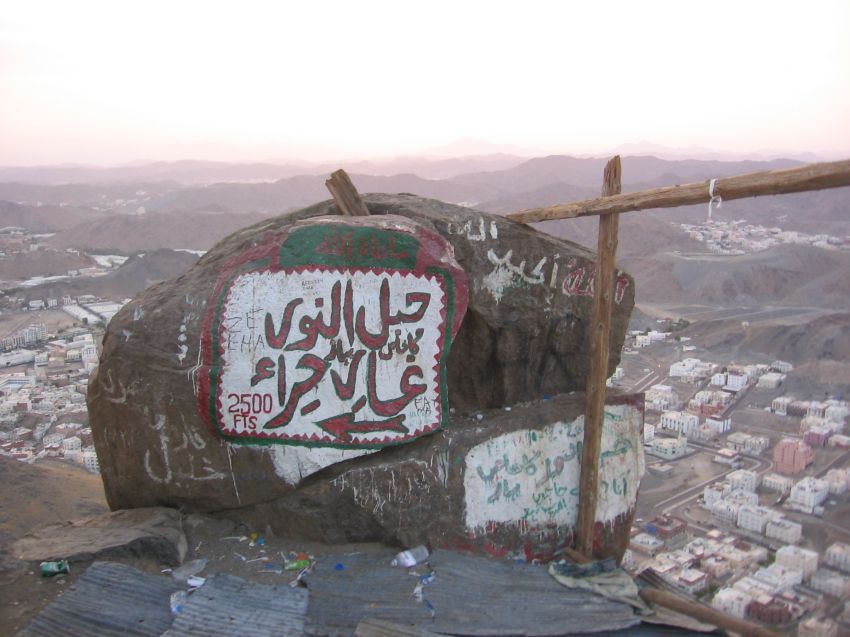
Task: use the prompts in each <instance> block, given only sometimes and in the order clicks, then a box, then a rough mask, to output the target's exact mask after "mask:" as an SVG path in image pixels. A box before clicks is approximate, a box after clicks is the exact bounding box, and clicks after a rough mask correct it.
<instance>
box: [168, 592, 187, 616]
mask: <svg viewBox="0 0 850 637" xmlns="http://www.w3.org/2000/svg"><path fill="white" fill-rule="evenodd" d="M188 601H189V593H187V592H186V591H177V592H176V593H171V612H172V613H174V614H175V615H176V614H177V613H181V612H183V607H184V606H185V605H186V602H188Z"/></svg>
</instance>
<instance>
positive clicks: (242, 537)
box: [221, 535, 248, 542]
mask: <svg viewBox="0 0 850 637" xmlns="http://www.w3.org/2000/svg"><path fill="white" fill-rule="evenodd" d="M221 539H222V540H236V541H237V542H244V541H245V540H247V539H248V536H247V535H228V536H227V537H223V538H221Z"/></svg>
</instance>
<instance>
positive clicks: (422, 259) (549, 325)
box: [88, 195, 639, 550]
mask: <svg viewBox="0 0 850 637" xmlns="http://www.w3.org/2000/svg"><path fill="white" fill-rule="evenodd" d="M365 199H366V201H367V204H368V205H369V207H370V210H371V211H372V212H373V215H372V216H370V217H360V218H356V219H354V218H348V217H346V218H343V217H339V216H333V217H327V216H322V215H325V214H327V213H331V214H333V213H334V212H335V209H334V207H333V205H332V204H331V203H329V202H325V203H322V204H317V205H316V206H313V207H311V208H308V209H305V210H303V211H299V212H297V213H293V214H290V215H284V216H282V217H278V218H275V219H272V220H269V221H265V222H262V223H260V224H257V225H255V226H252V227H249V228H246V229H244V230H241V231H239V232H237V233H235V234H233V235H231V236H230V237H228V238H226V239H224V240H223V241H222V242H221V243H219V244H218V245H217V246H216V247H215V248H213V249H212V250H211V251H210V252H208V253H207V254H206V255H205V256H204V257H203V258H201V260H200V261H199V262H198V263H197V264H196V266H195V267H194V268H192V270H190V271H189V272H188V273H187V274H186V275H184V276H183V277H180V278H179V279H176V280H174V281H171V282H167V283H162V284H159V285H156V286H154V287H152V288H150V289H148V290H146V291H145V292H144V293H143V294H141V295H140V296H139V297H137V298H136V299H134V300H133V301H132V302H131V303H129V304H128V305H126V306H125V307H124V308H123V309H122V310H121V311H120V312H119V313H118V314H117V315H116V316H115V317H114V318H113V319H112V321H111V322H110V324H109V326H108V329H107V333H106V336H105V338H104V346H103V354H102V357H101V364H100V368H99V369H98V371H97V372H96V375H95V376H94V377H93V378H92V380H91V382H90V388H89V395H88V401H89V413H90V419H91V425H92V430H93V434H94V439H95V445H96V447H97V450H98V456H99V460H100V465H101V472H102V476H103V479H104V485H105V490H106V495H107V499H108V501H109V504H110V506H111V507H113V508H125V507H140V506H152V505H160V504H163V505H168V506H175V507H183V508H184V510H187V511H198V512H209V511H216V512H225V513H228V514H232V515H236V516H244V517H245V518H251V519H253V520H256V521H257V523H259V524H261V525H262V526H261V528H264V525H265V524H266V523H269V524H271V525H272V527H274V528H277V529H280V530H285V531H287V532H294V533H302V534H304V535H313V536H314V537H316V538H318V537H324V538H327V539H329V540H330V539H333V540H343V539H344V540H379V539H383V540H387V541H393V542H402V543H406V542H407V541H408V540H410V539H413V538H416V537H420V535H421V537H423V538H427V539H429V540H430V541H434V542H443V543H449V544H451V543H452V542H454V543H457V542H458V541H459V540H458V537H460V536H463V537H464V538H466V539H467V540H468V539H469V536H470V535H472V536H473V540H474V541H472V543H471V546H473V547H475V546H479V547H480V546H481V544H480V542H478V541H477V540H478V536H477V535H476V534H475V533H470V532H469V531H467V530H466V524H467V522H469V523H470V524H473V525H479V524H480V523H481V522H482V520H483V519H484V518H482V517H476V515H478V514H479V513H478V512H476V511H477V509H478V508H480V507H481V506H482V502H486V500H487V498H490V497H491V496H493V495H494V494H492V493H491V494H489V495H486V497H485V493H484V491H483V490H482V488H481V485H478V486H475V485H474V484H473V482H474V481H473V482H471V483H469V484H467V485H465V484H464V477H463V475H464V471H463V470H461V469H459V467H460V465H462V464H463V463H464V462H466V453H467V452H472V451H473V448H474V447H476V445H478V446H480V447H479V450H478V451H475V452H474V453H473V454H472V460H473V461H475V462H479V464H477V465H476V466H475V467H472V466H471V465H470V469H469V471H473V470H474V471H475V475H477V469H478V468H481V470H482V471H484V468H482V465H481V464H480V463H484V462H485V461H488V460H490V461H492V462H493V463H495V462H496V455H497V452H498V451H499V450H502V449H504V450H507V449H509V448H514V447H516V446H517V445H520V446H522V445H526V447H527V451H526V453H527V454H529V456H533V455H534V454H535V453H536V452H537V451H540V449H537V448H536V447H534V446H533V445H531V446H529V445H530V443H528V442H527V441H525V442H524V441H523V438H522V434H517V433H514V432H516V431H517V430H520V429H538V430H539V429H542V428H544V427H547V426H549V425H554V424H555V423H557V422H558V421H559V419H560V420H561V421H563V423H565V424H564V425H563V427H567V425H568V424H569V423H572V422H573V421H574V420H575V419H576V418H577V417H578V416H579V415H580V414H581V412H582V411H583V404H580V403H581V401H580V399H579V398H575V399H572V401H568V402H570V404H571V405H572V406H571V407H570V414H571V415H569V417H567V416H565V415H563V414H561V415H558V416H557V417H556V416H552V417H549V416H545V417H544V416H543V415H545V414H546V413H547V407H546V405H544V404H542V403H541V406H537V407H534V408H533V411H532V412H531V413H530V414H529V417H530V418H531V420H530V421H522V420H519V419H518V418H519V416H517V415H516V414H517V413H518V412H516V411H515V412H513V413H512V412H498V414H499V415H498V416H491V415H488V416H487V417H486V418H484V420H481V421H477V420H475V419H472V420H470V419H467V418H464V417H463V416H462V414H465V413H469V412H470V411H471V410H473V409H486V408H498V407H501V406H504V405H508V404H516V403H519V402H522V401H533V400H538V399H540V398H541V397H543V396H546V395H555V394H559V393H562V392H568V391H572V390H575V389H582V388H583V385H584V377H585V374H586V368H587V354H588V352H587V341H586V338H585V333H586V328H587V325H588V323H589V321H590V316H591V314H592V293H593V285H592V280H593V269H594V268H593V262H592V260H591V258H592V256H593V255H592V254H591V253H589V252H588V251H586V250H584V249H583V248H580V247H578V246H576V245H574V244H571V243H568V242H564V241H561V240H558V239H555V238H553V237H551V236H548V235H545V234H542V233H539V232H536V231H535V230H533V229H531V228H528V227H526V226H522V225H519V224H516V223H513V222H510V221H506V220H504V219H501V218H499V217H495V216H491V215H486V214H484V213H479V212H477V211H474V210H470V209H466V208H461V207H458V206H451V205H448V204H443V203H441V202H437V201H430V200H423V199H420V198H418V197H414V196H407V195H395V196H390V195H373V196H367V197H366V198H365ZM414 255H415V258H414ZM314 275H315V276H314ZM350 297H351V298H350ZM426 299H427V302H426ZM633 299H634V289H633V282H632V279H631V278H630V277H628V276H627V275H625V274H622V273H619V274H618V285H617V294H616V298H615V313H614V317H613V324H612V334H611V352H612V355H611V357H610V362H611V365H612V367H613V366H614V365H615V364H616V363H617V362H618V354H617V353H618V352H619V351H620V348H621V345H622V342H623V338H624V334H625V330H626V325H627V323H628V318H629V314H630V311H631V307H632V305H633ZM464 309H465V312H464ZM337 310H338V312H337ZM361 313H362V317H361ZM337 314H338V315H337ZM281 370H282V372H283V373H281ZM449 406H452V407H453V408H455V410H456V412H457V416H456V417H454V418H449V417H448V407H449ZM538 413H540V414H543V415H541V416H540V417H538ZM636 418H638V417H637V416H635V415H634V414H632V415H630V416H629V419H630V422H634V421H635V419H636ZM638 419H639V418H638ZM441 426H442V428H443V429H442V431H440V430H439V428H440V427H441ZM570 426H571V425H570ZM563 427H562V430H558V431H554V430H553V432H550V433H549V434H547V436H549V438H548V439H549V440H550V443H551V445H550V446H551V448H552V449H556V448H557V444H556V443H557V441H559V440H560V441H562V442H564V443H565V444H566V445H567V446H566V447H564V448H563V449H562V450H561V451H560V452H557V451H553V455H552V457H551V458H550V461H551V462H555V459H556V456H558V453H561V454H562V455H563V454H571V453H572V450H571V449H570V447H569V444H570V443H571V442H574V436H573V435H572V434H573V433H574V432H573V431H572V430H569V427H567V428H566V429H563ZM505 434H510V435H512V436H514V438H499V437H500V436H502V435H505ZM459 441H461V442H462V444H461V446H459V447H456V446H455V445H457V444H459ZM400 443H404V444H401V445H400ZM547 444H549V443H547ZM399 445H400V446H399ZM481 445H483V446H481ZM458 453H460V454H462V455H460V456H458V455H457V454H458ZM439 454H443V455H445V454H450V455H452V457H453V458H455V459H456V461H457V462H458V463H460V465H458V466H457V467H455V466H453V467H452V473H451V475H452V478H451V479H450V480H449V479H448V478H447V477H446V476H448V472H447V471H444V474H443V475H444V478H441V479H440V480H438V482H439V484H440V487H439V489H433V490H431V491H430V492H429V493H427V494H418V495H417V497H418V496H419V495H421V496H422V502H421V503H418V502H416V501H414V500H415V498H414V496H413V492H410V494H409V495H408V496H406V497H407V500H406V501H404V502H398V503H396V504H395V505H394V504H392V503H391V502H389V501H387V502H382V503H379V502H372V503H371V504H368V505H367V504H365V502H366V500H368V498H366V496H365V493H366V492H365V491H363V490H362V489H359V488H357V489H355V490H354V491H350V490H349V489H348V487H346V488H342V487H340V486H339V485H340V484H342V482H341V481H340V480H338V478H340V476H342V475H343V473H344V472H347V471H350V470H354V469H356V470H358V471H361V472H362V471H372V472H373V473H374V472H376V471H377V472H378V473H381V475H385V476H386V477H387V479H388V480H391V479H392V477H393V476H395V477H396V478H401V477H402V476H403V480H404V481H405V482H404V484H408V483H409V484H418V483H419V479H418V478H416V477H415V475H414V474H412V473H410V472H411V471H413V469H414V467H415V466H419V464H421V463H426V462H427V463H430V465H431V466H432V467H433V471H438V469H437V468H436V467H437V466H438V465H439V463H440V462H441V461H440V460H439V459H438V458H439V457H440V455H439ZM636 454H637V452H636V451H635V454H634V456H633V457H632V460H635V461H636V459H637V455H636ZM521 460H522V458H521V456H520V458H518V459H516V460H513V462H514V463H516V462H520V461H521ZM340 463H342V464H340ZM494 467H495V464H491V466H490V467H489V469H487V471H491V470H493V468H494ZM536 469H537V470H540V471H543V470H544V469H545V467H544V466H542V465H541V466H539V467H536ZM441 470H442V469H441ZM529 471H530V469H529ZM414 473H415V472H414ZM363 475H365V474H363ZM572 479H575V480H577V475H572ZM335 481H336V482H335ZM343 481H345V479H343ZM532 482H533V481H531V480H530V479H528V480H525V482H523V484H521V485H520V489H521V490H522V489H525V490H527V489H529V488H531V487H532ZM397 484H401V483H397ZM434 484H437V483H434ZM499 484H501V483H499ZM333 485H337V486H333ZM516 486H517V485H516V484H510V485H509V489H510V490H509V491H506V492H504V493H503V494H502V495H500V496H498V497H500V498H502V499H503V500H505V499H509V498H512V497H513V494H514V491H513V489H514V488H515V487H516ZM634 486H635V487H636V483H635V484H634ZM576 487H577V485H576V484H571V485H570V489H575V488H576ZM499 488H500V489H501V488H508V487H502V486H500V487H499ZM561 488H565V487H561ZM612 488H613V487H612ZM476 489H477V491H476ZM355 492H356V493H355ZM467 496H468V497H467ZM629 497H631V494H630V496H629ZM470 498H472V499H470ZM476 498H477V499H476ZM358 500H360V501H361V503H360V504H357V501H358ZM556 506H560V507H562V508H561V509H560V510H559V511H558V512H556V513H555V515H556V519H554V520H551V521H550V522H551V525H550V526H552V527H555V528H556V530H557V532H555V533H554V534H552V533H549V532H548V531H547V533H549V535H550V536H551V537H549V539H548V540H547V542H543V543H542V544H541V546H542V545H543V544H547V543H548V544H549V545H552V546H554V545H555V544H557V542H558V541H562V540H563V539H564V537H567V536H568V535H569V533H570V531H569V530H568V529H567V526H568V525H567V526H563V524H562V522H563V520H562V518H563V516H565V515H566V513H564V508H563V507H564V506H565V505H558V504H557V503H556ZM468 507H471V508H472V509H476V511H472V512H471V513H470V517H469V518H468V519H467V518H465V517H464V515H465V514H464V513H463V511H464V509H465V508H468ZM394 508H398V509H399V513H398V516H400V517H398V518H397V519H395V518H393V519H390V517H387V513H388V512H389V511H390V510H392V509H394ZM432 511H433V512H434V513H433V514H432ZM517 511H518V509H517V510H514V509H511V511H510V512H509V513H507V512H503V513H502V517H500V518H497V519H494V520H488V521H491V522H493V523H495V524H497V525H502V526H504V527H505V528H504V529H503V530H502V531H499V532H497V533H496V536H498V537H501V538H502V540H504V541H502V540H499V539H498V537H497V538H496V539H497V541H496V542H494V546H502V547H504V546H508V545H511V543H513V544H514V545H515V543H516V540H517V538H519V537H524V535H525V534H526V532H527V529H528V528H529V527H528V525H526V524H524V523H517V520H516V519H515V518H516V516H517ZM520 513H522V512H521V511H520ZM618 515H619V514H618ZM557 516H560V517H557ZM444 523H450V524H449V527H448V528H449V529H450V531H451V533H454V534H455V535H454V536H453V537H452V538H449V537H448V536H446V537H442V536H441V535H440V534H439V533H438V531H437V529H438V528H439V527H440V525H441V524H444ZM510 524H513V525H514V526H513V527H510ZM559 525H561V526H559ZM532 526H533V525H532ZM508 527H510V529H509V528H508ZM547 528H548V527H547ZM415 529H430V530H429V531H427V532H424V531H423V532H420V531H416V530H415ZM423 533H424V534H423ZM447 533H448V531H447ZM555 536H557V537H555ZM553 538H554V539H553ZM449 540H451V542H450V541H449ZM495 550H501V549H498V548H497V549H495ZM534 550H536V549H534Z"/></svg>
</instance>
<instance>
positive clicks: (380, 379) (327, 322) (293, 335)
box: [200, 217, 467, 464]
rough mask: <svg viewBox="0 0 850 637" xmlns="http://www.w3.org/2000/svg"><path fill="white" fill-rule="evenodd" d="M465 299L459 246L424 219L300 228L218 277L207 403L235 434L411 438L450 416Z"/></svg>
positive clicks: (343, 443)
mask: <svg viewBox="0 0 850 637" xmlns="http://www.w3.org/2000/svg"><path fill="white" fill-rule="evenodd" d="M466 303H467V284H466V277H465V275H464V273H463V271H462V270H461V269H460V267H459V266H458V265H457V263H456V262H455V260H454V257H453V253H452V250H451V247H450V246H449V245H448V244H447V243H446V242H445V241H444V240H443V239H442V238H441V237H439V235H436V234H434V233H432V232H429V231H427V230H426V229H424V228H423V227H422V226H419V225H418V224H414V223H412V222H410V221H407V220H405V219H401V218H397V217H365V218H357V219H352V218H341V217H334V218H328V217H325V218H320V219H313V220H310V221H309V222H304V223H302V224H299V225H296V226H295V227H294V228H292V229H290V230H289V232H288V233H287V234H286V235H285V236H284V237H280V236H274V237H269V239H268V240H267V241H266V242H265V243H264V245H262V246H260V247H258V248H256V249H254V250H252V251H251V253H250V254H247V255H243V256H242V257H241V258H239V259H237V260H235V261H234V262H232V263H231V264H230V265H229V266H228V267H227V268H225V271H224V272H223V273H222V275H221V276H220V278H219V283H218V285H217V288H216V291H215V293H214V296H213V298H212V299H211V302H210V307H209V310H208V314H207V316H206V322H205V326H204V334H203V338H204V342H203V357H204V364H205V370H206V373H205V374H204V376H203V378H204V386H203V387H202V391H201V392H200V396H201V398H200V403H201V404H200V407H201V411H202V413H203V415H204V416H205V417H206V419H207V422H208V423H209V425H210V427H211V428H212V430H213V432H214V433H216V434H217V435H219V436H220V437H222V438H224V439H226V440H229V441H231V442H242V443H283V444H289V445H301V446H306V447H333V448H337V449H362V450H369V449H377V448H380V447H383V446H387V445H393V444H399V443H403V442H407V441H410V440H413V439H415V438H417V437H419V436H421V435H423V434H427V433H429V432H432V431H434V430H435V429H437V428H439V427H440V424H441V422H442V417H443V414H444V413H445V410H446V407H445V405H446V398H447V397H446V386H445V381H444V378H443V377H444V360H445V357H446V355H447V353H448V351H449V348H450V346H451V341H452V337H453V336H454V334H455V333H456V332H457V330H458V328H459V327H460V322H461V320H462V319H463V315H464V313H465V311H466ZM317 451H318V450H317ZM323 457H324V456H323ZM320 464H326V462H324V461H323V462H321V463H320Z"/></svg>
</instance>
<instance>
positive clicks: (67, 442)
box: [62, 436, 83, 453]
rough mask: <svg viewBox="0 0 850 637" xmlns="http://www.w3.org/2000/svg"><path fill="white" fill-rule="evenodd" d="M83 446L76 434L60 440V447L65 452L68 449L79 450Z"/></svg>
mask: <svg viewBox="0 0 850 637" xmlns="http://www.w3.org/2000/svg"><path fill="white" fill-rule="evenodd" d="M82 446H83V441H82V440H80V439H79V437H77V436H70V437H69V438H65V439H63V440H62V449H63V450H64V451H65V452H66V453H67V452H68V451H80V450H81V449H82Z"/></svg>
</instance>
